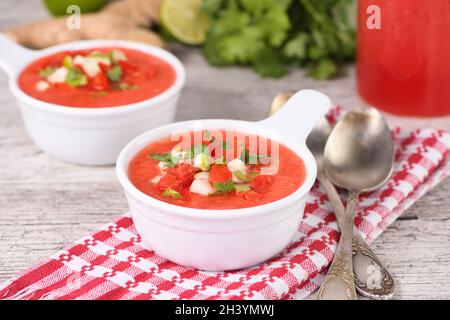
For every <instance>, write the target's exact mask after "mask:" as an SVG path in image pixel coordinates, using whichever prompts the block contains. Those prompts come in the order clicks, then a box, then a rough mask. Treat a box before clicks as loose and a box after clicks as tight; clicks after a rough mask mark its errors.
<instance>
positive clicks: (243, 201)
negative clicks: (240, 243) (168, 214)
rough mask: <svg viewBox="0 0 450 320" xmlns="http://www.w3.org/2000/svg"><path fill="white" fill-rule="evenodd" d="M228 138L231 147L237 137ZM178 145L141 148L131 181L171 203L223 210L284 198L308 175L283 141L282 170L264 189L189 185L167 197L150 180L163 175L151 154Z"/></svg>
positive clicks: (168, 142)
mask: <svg viewBox="0 0 450 320" xmlns="http://www.w3.org/2000/svg"><path fill="white" fill-rule="evenodd" d="M240 135H243V136H245V134H244V133H240ZM248 136H251V135H248ZM226 141H228V144H229V145H230V146H232V145H233V142H232V141H233V140H228V139H226ZM177 144H178V141H172V140H171V139H170V138H166V139H162V140H159V141H156V142H153V143H152V144H150V145H148V146H147V147H145V148H144V149H143V150H141V151H140V152H139V153H138V154H137V155H136V156H135V157H134V158H133V160H132V161H131V162H130V165H129V167H128V177H129V179H130V181H131V183H132V184H133V185H134V186H135V187H136V188H138V189H139V190H140V191H142V192H143V193H145V194H147V195H149V196H150V197H153V198H155V199H158V200H161V201H164V202H167V203H171V204H174V205H178V206H183V207H189V208H197V209H214V210H223V209H239V208H248V207H254V206H258V205H262V204H266V203H270V202H273V201H277V200H280V199H282V198H284V197H287V196H288V195H290V194H291V193H293V192H295V191H296V190H297V189H298V188H300V186H301V185H302V184H303V183H304V181H305V178H306V168H305V165H304V163H303V160H302V159H301V158H300V157H298V156H297V155H296V154H295V153H294V152H293V151H292V150H290V149H289V148H288V147H286V146H284V145H282V144H280V145H279V168H278V172H277V173H276V174H274V175H272V176H271V180H272V182H271V184H270V186H268V187H267V188H266V189H264V190H257V191H254V190H251V191H248V192H243V193H242V194H236V193H235V192H231V193H226V194H220V195H210V196H204V195H199V194H196V193H192V192H190V191H189V188H188V187H186V188H184V190H182V191H181V193H182V197H181V198H179V199H172V198H170V197H164V196H162V195H161V191H160V190H158V187H157V185H154V184H152V183H150V181H151V180H152V179H153V178H154V177H155V176H156V175H158V174H160V169H159V168H158V161H156V160H153V159H152V158H151V157H150V156H149V155H151V154H152V153H165V152H170V150H172V148H173V147H174V146H175V145H177ZM233 151H235V149H232V148H230V149H229V150H228V152H231V153H232V154H233ZM231 158H233V157H231ZM257 167H258V165H256V166H255V167H253V168H252V169H251V171H259V170H260V169H259V168H257ZM246 193H247V194H246Z"/></svg>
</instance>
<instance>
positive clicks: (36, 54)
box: [9, 40, 186, 117]
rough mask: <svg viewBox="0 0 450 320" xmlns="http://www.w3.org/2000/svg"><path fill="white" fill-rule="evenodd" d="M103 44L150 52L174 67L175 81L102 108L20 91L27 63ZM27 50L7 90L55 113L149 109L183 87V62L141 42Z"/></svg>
mask: <svg viewBox="0 0 450 320" xmlns="http://www.w3.org/2000/svg"><path fill="white" fill-rule="evenodd" d="M103 47H119V48H120V47H123V48H128V49H134V50H139V51H142V52H144V53H148V54H150V55H154V56H156V57H158V58H160V59H162V60H164V61H165V62H167V63H168V64H169V65H171V66H172V67H173V68H174V70H175V74H176V79H175V82H174V83H173V84H172V85H171V86H170V87H169V88H168V89H167V90H165V91H164V92H162V93H160V94H159V95H157V96H154V97H151V98H148V99H146V100H142V101H139V102H136V103H131V104H126V105H118V106H112V107H102V108H81V107H74V106H66V105H59V104H55V103H49V102H45V101H42V100H39V99H36V98H33V97H32V96H30V95H28V94H26V93H25V92H23V91H22V89H20V87H19V85H18V82H17V80H18V77H19V75H20V73H21V72H22V70H23V69H24V68H25V67H27V66H28V65H29V64H30V63H32V62H33V61H35V60H37V59H39V58H42V57H45V56H47V55H51V54H53V53H56V52H59V51H64V50H83V49H89V48H103ZM29 52H30V56H29V60H30V61H28V62H25V63H24V65H23V66H22V68H21V69H20V70H18V71H17V72H15V75H14V76H11V77H10V81H9V84H10V90H11V92H12V93H13V94H14V96H15V97H16V98H17V99H19V100H20V101H23V102H25V103H27V104H29V105H33V106H34V107H36V108H38V109H40V110H43V111H48V112H52V113H57V114H61V115H68V116H81V117H83V116H86V117H96V116H104V115H120V114H124V113H129V112H133V111H139V110H141V109H143V108H149V107H152V106H154V105H157V104H160V103H162V102H164V101H166V100H168V99H170V98H171V97H172V96H174V95H175V94H177V93H178V92H179V91H180V90H181V89H182V88H183V86H184V84H185V82H186V72H185V69H184V67H183V64H182V63H181V62H180V60H179V59H178V58H177V57H175V56H174V55H173V54H172V53H170V52H168V51H167V50H164V49H161V48H158V47H154V46H151V45H148V44H144V43H138V42H132V41H124V40H83V41H76V42H68V43H64V44H60V45H56V46H52V47H49V48H46V49H43V50H36V51H32V50H29Z"/></svg>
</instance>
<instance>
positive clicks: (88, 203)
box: [0, 0, 450, 299]
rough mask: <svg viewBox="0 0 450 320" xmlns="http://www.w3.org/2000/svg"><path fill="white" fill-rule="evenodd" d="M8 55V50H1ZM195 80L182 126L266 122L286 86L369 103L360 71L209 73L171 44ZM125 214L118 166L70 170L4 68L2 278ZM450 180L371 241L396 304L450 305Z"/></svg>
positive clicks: (19, 15) (12, 13)
mask: <svg viewBox="0 0 450 320" xmlns="http://www.w3.org/2000/svg"><path fill="white" fill-rule="evenodd" d="M45 16H46V12H45V10H44V9H43V7H42V6H41V1H39V0H26V1H25V0H23V1H15V0H2V1H1V2H0V29H4V28H6V27H8V26H12V25H16V24H19V23H23V22H27V21H31V20H33V19H37V18H39V17H45ZM0 50H2V48H0ZM174 52H175V54H177V55H178V56H179V57H180V58H181V60H182V61H183V63H184V64H185V66H186V68H187V75H188V81H187V85H186V88H185V89H184V91H183V93H182V98H181V101H180V104H179V107H178V113H177V120H187V119H197V118H235V119H245V120H258V119H262V118H264V117H265V116H266V114H267V112H268V105H269V104H270V102H271V99H272V97H273V96H274V95H275V94H276V93H277V92H278V91H280V90H283V89H289V88H292V89H300V88H313V89H317V90H320V91H323V92H324V93H326V94H328V95H329V96H330V97H331V98H332V99H333V100H334V101H335V102H336V103H338V104H340V105H342V106H344V107H346V108H351V107H354V106H356V105H358V104H362V101H360V99H359V98H358V96H357V94H356V90H355V81H354V80H355V79H354V70H353V68H352V67H349V69H348V72H347V75H345V76H344V77H342V78H339V79H336V80H332V81H325V82H318V81H313V80H311V79H307V78H305V77H304V75H303V73H302V71H299V70H297V71H294V72H292V73H291V74H290V75H288V76H287V77H285V78H283V79H281V80H267V79H260V78H259V77H258V76H256V75H255V74H254V73H253V72H251V71H249V70H244V69H241V68H227V69H214V68H211V67H209V66H208V65H207V64H206V63H205V61H204V60H203V58H202V56H201V54H200V53H199V52H198V50H196V49H185V48H181V47H177V48H174ZM389 122H390V123H391V124H401V125H406V126H410V127H426V126H431V127H438V128H450V118H441V119H431V120H418V119H401V118H393V117H389ZM126 210H127V205H126V202H125V198H124V196H123V195H122V191H121V188H120V186H119V183H118V182H117V180H116V178H115V174H114V169H113V167H100V168H88V167H77V166H72V165H68V164H65V163H63V162H60V161H58V160H55V159H52V158H50V157H49V156H47V155H46V154H44V153H42V152H41V151H40V150H39V149H37V147H35V146H34V145H33V143H32V142H31V141H30V139H29V138H28V136H27V134H26V132H25V130H24V127H23V125H22V122H21V118H20V114H19V111H18V108H17V106H16V103H15V101H14V99H13V97H12V95H11V93H10V92H9V91H8V88H7V78H6V75H5V74H4V73H3V72H0V281H3V280H7V279H8V278H10V277H12V276H13V275H15V274H16V273H17V272H19V271H21V270H24V269H25V268H27V267H29V266H31V265H33V264H35V263H37V262H38V261H40V260H42V259H43V258H45V257H48V256H49V255H51V254H52V253H54V252H55V251H57V250H59V249H61V248H62V247H63V246H64V245H65V244H67V243H69V242H72V241H74V240H76V239H77V238H79V237H81V236H83V235H85V234H87V233H89V232H91V231H93V230H95V229H96V228H98V227H99V226H100V225H102V224H104V223H107V222H109V221H111V220H112V219H113V218H114V217H116V216H118V215H120V214H122V213H124V212H125V211H126ZM449 243H450V179H447V180H446V181H444V182H443V183H441V184H440V185H439V186H437V187H436V188H435V189H434V190H433V191H431V192H430V193H429V194H427V195H426V196H425V197H423V198H422V199H421V200H420V201H418V202H417V203H416V204H415V205H414V206H413V207H412V208H410V209H409V210H408V211H407V212H406V213H405V214H404V215H403V216H402V217H401V218H399V219H398V220H397V221H396V222H395V223H394V224H393V225H392V226H390V227H389V229H388V230H386V231H385V232H384V233H383V234H382V235H381V236H380V237H379V238H378V239H377V240H376V241H375V243H374V248H375V251H376V252H377V253H378V254H379V256H380V257H381V258H382V260H383V261H384V262H385V263H386V265H387V266H388V267H389V269H390V270H391V271H392V273H393V274H394V276H395V278H396V280H397V282H398V289H397V292H396V295H395V298H397V299H417V298H420V299H431V298H435V299H436V298H440V299H450V246H449Z"/></svg>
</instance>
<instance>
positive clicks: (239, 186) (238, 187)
mask: <svg viewBox="0 0 450 320" xmlns="http://www.w3.org/2000/svg"><path fill="white" fill-rule="evenodd" d="M234 188H235V189H236V191H237V192H245V191H249V190H250V189H251V188H250V185H248V184H237V185H235V186H234Z"/></svg>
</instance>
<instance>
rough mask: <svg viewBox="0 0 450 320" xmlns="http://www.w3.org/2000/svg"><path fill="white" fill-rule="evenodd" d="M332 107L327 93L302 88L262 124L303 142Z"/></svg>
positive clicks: (261, 122)
mask: <svg viewBox="0 0 450 320" xmlns="http://www.w3.org/2000/svg"><path fill="white" fill-rule="evenodd" d="M330 107H331V101H330V99H329V98H328V97H327V96H326V95H324V94H322V93H320V92H318V91H315V90H301V91H298V92H297V93H295V94H294V95H293V96H292V97H291V98H290V99H289V100H288V101H287V102H286V103H285V105H284V106H283V107H282V108H281V109H280V111H278V112H277V113H275V114H274V115H272V116H271V117H269V118H267V119H265V120H262V121H260V124H262V125H263V126H265V127H268V128H270V129H274V130H277V131H279V132H280V133H281V134H286V135H287V136H290V137H293V138H296V139H298V141H300V142H302V143H303V142H305V141H306V138H307V137H308V135H309V133H310V132H311V130H312V129H313V128H314V126H315V125H316V124H317V123H318V122H319V120H320V119H321V118H322V117H323V116H325V114H326V113H327V112H328V110H329V109H330Z"/></svg>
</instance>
